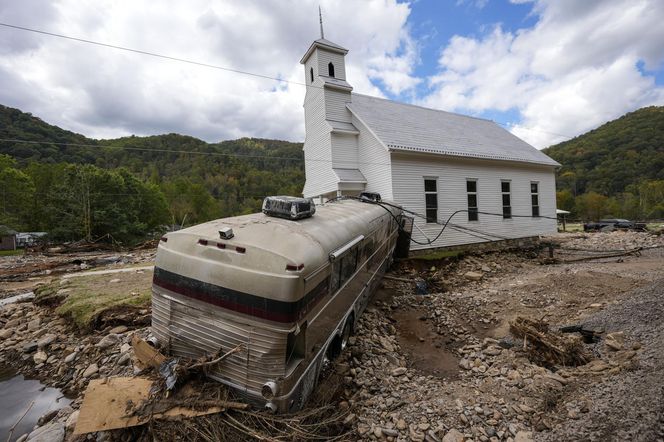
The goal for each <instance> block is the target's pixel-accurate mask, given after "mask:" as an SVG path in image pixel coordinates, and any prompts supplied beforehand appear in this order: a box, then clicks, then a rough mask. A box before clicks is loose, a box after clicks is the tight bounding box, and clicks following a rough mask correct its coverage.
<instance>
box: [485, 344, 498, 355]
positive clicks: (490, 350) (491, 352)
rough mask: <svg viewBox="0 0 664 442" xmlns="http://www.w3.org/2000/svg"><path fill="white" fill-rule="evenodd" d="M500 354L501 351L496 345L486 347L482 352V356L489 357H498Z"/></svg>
mask: <svg viewBox="0 0 664 442" xmlns="http://www.w3.org/2000/svg"><path fill="white" fill-rule="evenodd" d="M502 352H503V349H502V348H500V347H498V346H497V345H492V346H491V347H488V348H487V349H485V350H484V354H485V355H489V356H498V355H499V354H500V353H502Z"/></svg>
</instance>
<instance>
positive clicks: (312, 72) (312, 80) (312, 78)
mask: <svg viewBox="0 0 664 442" xmlns="http://www.w3.org/2000/svg"><path fill="white" fill-rule="evenodd" d="M309 75H311V82H312V83H313V82H314V68H310V69H309Z"/></svg>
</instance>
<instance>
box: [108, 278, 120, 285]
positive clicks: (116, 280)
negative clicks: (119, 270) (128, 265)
mask: <svg viewBox="0 0 664 442" xmlns="http://www.w3.org/2000/svg"><path fill="white" fill-rule="evenodd" d="M120 281H122V280H121V279H120V278H113V279H111V280H110V281H108V282H109V283H111V284H117V283H118V282H120Z"/></svg>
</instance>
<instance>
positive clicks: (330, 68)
mask: <svg viewBox="0 0 664 442" xmlns="http://www.w3.org/2000/svg"><path fill="white" fill-rule="evenodd" d="M327 73H328V75H329V76H330V77H334V65H333V64H332V63H330V64H328V65H327Z"/></svg>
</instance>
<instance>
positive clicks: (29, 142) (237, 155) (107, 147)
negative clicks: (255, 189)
mask: <svg viewBox="0 0 664 442" xmlns="http://www.w3.org/2000/svg"><path fill="white" fill-rule="evenodd" d="M0 142H8V143H21V144H53V145H55V146H65V147H92V148H97V149H117V150H132V151H140V152H160V153H177V154H192V155H210V156H218V157H231V158H240V159H243V158H251V159H265V160H284V161H299V162H321V163H332V162H333V160H328V159H324V158H306V159H305V158H295V157H278V156H270V155H243V154H236V153H222V152H201V151H197V150H182V149H156V148H155V149H152V148H147V147H131V146H111V145H103V144H84V143H60V142H54V141H33V140H21V139H18V138H0ZM208 146H209V145H208ZM357 164H365V165H375V166H389V165H390V163H378V162H372V161H358V162H357Z"/></svg>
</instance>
